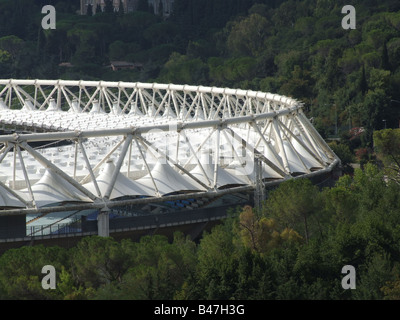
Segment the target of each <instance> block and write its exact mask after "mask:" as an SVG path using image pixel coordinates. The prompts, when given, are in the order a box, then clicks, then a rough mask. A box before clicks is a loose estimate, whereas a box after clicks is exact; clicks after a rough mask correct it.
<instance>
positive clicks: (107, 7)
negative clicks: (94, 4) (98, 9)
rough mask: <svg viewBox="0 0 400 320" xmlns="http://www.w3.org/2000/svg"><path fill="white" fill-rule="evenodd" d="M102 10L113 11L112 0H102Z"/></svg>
mask: <svg viewBox="0 0 400 320" xmlns="http://www.w3.org/2000/svg"><path fill="white" fill-rule="evenodd" d="M104 3H105V5H104V12H105V13H114V4H113V0H104Z"/></svg>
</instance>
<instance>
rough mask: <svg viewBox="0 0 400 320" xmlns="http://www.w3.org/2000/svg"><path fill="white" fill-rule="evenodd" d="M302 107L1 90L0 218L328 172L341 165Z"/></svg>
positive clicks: (176, 90) (77, 84) (216, 92)
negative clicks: (6, 215) (9, 215)
mask: <svg viewBox="0 0 400 320" xmlns="http://www.w3.org/2000/svg"><path fill="white" fill-rule="evenodd" d="M302 109H303V105H302V104H301V103H300V102H298V101H297V100H295V99H292V98H289V97H285V96H280V95H277V94H271V93H265V92H255V91H250V90H240V89H228V88H216V87H203V86H189V85H175V84H157V83H127V82H106V81H67V80H15V79H6V80H0V126H1V128H2V129H3V130H4V134H3V135H1V136H0V148H1V149H0V210H1V211H0V214H21V213H24V212H25V213H26V212H35V211H36V212H39V211H40V212H44V211H51V210H54V211H55V210H59V211H62V210H61V208H66V207H68V210H71V208H75V209H79V208H81V209H83V208H93V207H98V208H108V207H112V206H114V205H117V204H118V203H122V202H123V203H127V202H129V203H139V202H142V201H145V200H143V197H144V198H145V199H146V201H149V202H150V201H160V199H163V198H165V199H168V197H177V196H184V195H185V194H189V195H190V196H193V195H199V194H208V195H209V194H218V193H226V192H228V191H229V190H232V192H234V191H235V192H236V191H237V190H242V189H243V190H248V189H252V188H253V189H254V188H255V187H256V185H257V181H261V180H262V181H263V183H268V182H269V181H273V182H277V181H278V182H279V181H283V180H285V179H289V178H292V177H295V176H299V175H303V176H310V175H313V174H316V173H318V172H324V171H326V170H331V169H332V168H333V166H335V165H336V164H337V163H338V162H339V159H338V158H337V156H336V155H335V154H334V153H333V152H332V150H331V149H330V148H329V146H328V145H327V144H326V143H325V141H324V140H323V139H322V138H321V137H320V135H319V134H318V132H317V131H316V130H315V129H314V128H313V126H312V125H311V123H310V122H309V121H308V119H307V118H306V116H305V115H304V113H303V111H302ZM259 162H260V163H262V166H260V165H258V166H257V168H262V169H260V170H261V171H260V170H258V169H257V170H258V171H257V172H255V171H256V170H255V164H256V163H259ZM104 177H108V178H107V179H108V180H106V181H104V179H106V178H104ZM102 179H103V180H102ZM227 190H228V191H227ZM127 197H128V198H129V197H130V199H127ZM64 206H66V207H64ZM65 210H67V209H65Z"/></svg>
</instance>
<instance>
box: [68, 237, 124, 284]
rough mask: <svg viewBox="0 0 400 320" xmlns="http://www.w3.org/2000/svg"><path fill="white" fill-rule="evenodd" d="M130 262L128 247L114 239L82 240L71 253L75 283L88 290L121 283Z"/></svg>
mask: <svg viewBox="0 0 400 320" xmlns="http://www.w3.org/2000/svg"><path fill="white" fill-rule="evenodd" d="M130 261H131V257H130V255H129V254H128V252H127V250H126V247H124V246H121V245H119V244H118V243H117V242H116V241H115V240H113V239H112V238H103V237H98V236H93V237H87V238H84V239H82V241H80V242H79V243H78V245H77V247H76V248H74V250H73V251H72V253H71V264H72V272H73V275H74V278H75V281H76V282H77V283H79V284H80V285H82V286H85V287H86V288H88V287H92V288H94V289H97V288H99V287H100V286H101V285H105V284H108V283H111V282H113V281H119V282H120V281H121V279H122V276H123V275H124V274H125V272H126V271H127V270H128V266H129V264H130Z"/></svg>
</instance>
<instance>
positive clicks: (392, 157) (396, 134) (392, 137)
mask: <svg viewBox="0 0 400 320" xmlns="http://www.w3.org/2000/svg"><path fill="white" fill-rule="evenodd" d="M374 146H375V148H376V151H377V153H378V156H379V158H380V159H381V160H382V161H383V163H384V165H385V169H386V170H385V172H386V173H387V176H388V178H389V179H391V180H393V181H395V182H396V183H398V184H400V129H385V130H379V131H375V132H374Z"/></svg>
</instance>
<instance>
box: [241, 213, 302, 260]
mask: <svg viewBox="0 0 400 320" xmlns="http://www.w3.org/2000/svg"><path fill="white" fill-rule="evenodd" d="M239 236H240V239H241V240H242V241H243V243H244V245H245V246H246V247H248V248H250V249H252V250H254V251H256V252H259V253H267V252H269V251H270V250H272V249H274V248H277V247H279V246H281V245H282V244H283V243H285V242H286V243H301V242H302V240H303V239H302V237H301V236H300V235H299V234H298V233H297V232H296V231H294V230H292V229H289V228H285V229H284V230H283V231H282V232H279V230H278V228H277V223H276V221H275V220H274V219H272V218H269V219H268V218H266V217H265V216H263V215H259V216H257V215H256V214H255V212H254V210H253V209H252V208H251V207H250V206H245V207H244V208H243V211H242V212H241V213H240V215H239Z"/></svg>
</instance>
